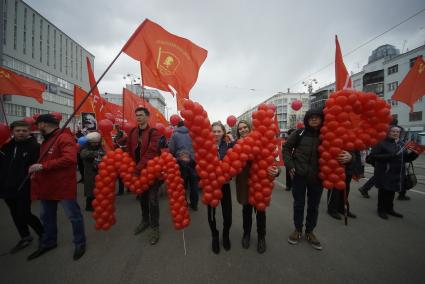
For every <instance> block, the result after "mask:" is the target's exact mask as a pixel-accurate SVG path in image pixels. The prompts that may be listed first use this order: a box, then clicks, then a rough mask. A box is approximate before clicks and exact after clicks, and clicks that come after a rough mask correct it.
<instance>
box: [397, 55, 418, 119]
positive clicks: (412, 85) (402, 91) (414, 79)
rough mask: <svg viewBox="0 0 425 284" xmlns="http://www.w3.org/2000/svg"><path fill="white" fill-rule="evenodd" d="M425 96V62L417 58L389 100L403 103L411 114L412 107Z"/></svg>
mask: <svg viewBox="0 0 425 284" xmlns="http://www.w3.org/2000/svg"><path fill="white" fill-rule="evenodd" d="M424 95H425V61H424V60H423V59H422V57H419V58H418V59H416V61H415V65H413V67H412V68H411V69H410V71H409V73H407V75H406V77H404V79H403V81H402V82H401V84H400V85H399V86H398V88H397V89H396V90H395V92H394V94H393V95H392V97H391V99H393V100H396V101H400V102H402V103H405V104H406V105H408V106H409V107H410V112H413V105H414V104H415V102H417V101H418V100H419V99H420V98H421V97H423V96H424Z"/></svg>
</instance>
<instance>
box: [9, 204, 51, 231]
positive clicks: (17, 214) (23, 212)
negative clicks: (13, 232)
mask: <svg viewBox="0 0 425 284" xmlns="http://www.w3.org/2000/svg"><path fill="white" fill-rule="evenodd" d="M4 201H5V202H6V204H7V206H8V207H9V211H10V215H12V219H13V222H14V223H15V226H16V229H18V232H19V235H20V236H21V238H25V237H29V236H30V235H31V234H30V231H29V228H28V226H30V227H31V228H33V230H34V231H35V232H36V234H37V235H38V236H39V237H41V236H42V235H43V225H42V224H41V222H40V220H39V219H38V218H37V216H35V215H33V214H32V213H31V200H30V199H29V198H10V199H5V200H4Z"/></svg>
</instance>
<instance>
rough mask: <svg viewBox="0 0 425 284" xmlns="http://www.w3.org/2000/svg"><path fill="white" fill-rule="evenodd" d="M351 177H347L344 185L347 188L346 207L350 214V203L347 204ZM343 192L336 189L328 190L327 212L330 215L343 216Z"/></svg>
mask: <svg viewBox="0 0 425 284" xmlns="http://www.w3.org/2000/svg"><path fill="white" fill-rule="evenodd" d="M351 178H352V176H351V175H347V176H346V179H345V184H346V185H347V188H346V189H345V192H346V194H347V207H348V212H350V203H349V202H348V195H349V193H350V183H351ZM344 201H345V198H344V190H338V189H330V190H328V211H329V212H330V213H341V214H344V203H345V202H344Z"/></svg>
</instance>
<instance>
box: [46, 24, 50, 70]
mask: <svg viewBox="0 0 425 284" xmlns="http://www.w3.org/2000/svg"><path fill="white" fill-rule="evenodd" d="M46 57H47V66H50V25H47V49H46Z"/></svg>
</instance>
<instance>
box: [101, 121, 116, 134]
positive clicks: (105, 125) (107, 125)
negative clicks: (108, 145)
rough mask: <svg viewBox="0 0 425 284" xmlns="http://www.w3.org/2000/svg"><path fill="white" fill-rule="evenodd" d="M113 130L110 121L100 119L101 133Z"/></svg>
mask: <svg viewBox="0 0 425 284" xmlns="http://www.w3.org/2000/svg"><path fill="white" fill-rule="evenodd" d="M113 128H114V125H113V124H112V121H110V120H109V119H102V120H101V121H99V130H100V131H101V132H103V133H110V132H111V131H112V129H113Z"/></svg>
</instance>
